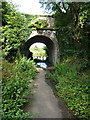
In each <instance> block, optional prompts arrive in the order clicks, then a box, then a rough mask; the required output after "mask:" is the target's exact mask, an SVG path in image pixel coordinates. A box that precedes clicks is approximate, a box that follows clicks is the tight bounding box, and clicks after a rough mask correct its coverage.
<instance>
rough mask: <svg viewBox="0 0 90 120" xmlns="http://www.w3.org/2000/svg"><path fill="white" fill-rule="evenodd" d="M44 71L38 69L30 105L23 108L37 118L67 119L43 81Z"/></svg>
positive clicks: (64, 111) (63, 109)
mask: <svg viewBox="0 0 90 120" xmlns="http://www.w3.org/2000/svg"><path fill="white" fill-rule="evenodd" d="M45 74H46V71H45V70H43V69H42V68H39V73H38V75H37V77H36V80H35V87H34V89H33V96H32V104H31V105H27V106H26V107H25V111H26V112H30V113H32V114H33V115H37V114H38V116H36V117H37V118H69V117H70V114H69V112H68V111H67V110H66V108H65V107H64V106H63V103H61V105H60V104H58V99H57V98H56V97H55V95H54V93H53V89H52V88H51V86H50V85H48V84H47V82H46V80H45Z"/></svg>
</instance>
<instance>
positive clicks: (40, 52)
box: [30, 46, 47, 57]
mask: <svg viewBox="0 0 90 120" xmlns="http://www.w3.org/2000/svg"><path fill="white" fill-rule="evenodd" d="M46 49H47V47H43V48H38V47H37V46H35V47H32V48H30V51H31V52H33V57H47V53H46Z"/></svg>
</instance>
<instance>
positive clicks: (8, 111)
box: [2, 57, 36, 120]
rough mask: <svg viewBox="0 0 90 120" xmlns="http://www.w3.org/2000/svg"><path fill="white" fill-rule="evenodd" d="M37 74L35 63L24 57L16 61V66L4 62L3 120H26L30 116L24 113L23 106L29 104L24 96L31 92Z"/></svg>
mask: <svg viewBox="0 0 90 120" xmlns="http://www.w3.org/2000/svg"><path fill="white" fill-rule="evenodd" d="M35 74H36V68H35V65H34V63H33V61H29V60H27V59H26V58H24V57H23V58H21V60H20V61H16V64H15V63H14V64H11V63H8V62H7V61H4V62H3V76H2V77H3V81H2V85H3V89H2V95H3V102H2V103H3V106H2V108H3V113H2V119H3V120H6V119H7V120H10V119H24V118H26V117H27V116H30V115H29V114H28V113H24V112H23V110H22V106H23V104H24V103H26V102H27V100H26V99H25V98H24V96H26V93H27V92H30V91H31V82H32V79H34V77H35ZM29 94H30V93H29Z"/></svg>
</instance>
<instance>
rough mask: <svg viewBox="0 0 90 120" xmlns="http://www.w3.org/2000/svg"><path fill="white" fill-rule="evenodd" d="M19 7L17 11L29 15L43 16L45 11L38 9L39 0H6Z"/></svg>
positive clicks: (39, 5)
mask: <svg viewBox="0 0 90 120" xmlns="http://www.w3.org/2000/svg"><path fill="white" fill-rule="evenodd" d="M7 1H11V2H12V3H14V4H16V5H19V7H18V11H20V12H22V13H26V14H31V15H45V14H46V13H45V9H44V8H40V7H41V4H40V3H39V0H7Z"/></svg>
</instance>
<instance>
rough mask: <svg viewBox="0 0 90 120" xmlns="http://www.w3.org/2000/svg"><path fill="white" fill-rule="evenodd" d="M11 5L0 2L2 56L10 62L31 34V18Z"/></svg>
mask: <svg viewBox="0 0 90 120" xmlns="http://www.w3.org/2000/svg"><path fill="white" fill-rule="evenodd" d="M15 8H16V7H15V6H14V5H13V4H12V3H8V2H2V18H3V21H2V48H3V54H4V55H3V56H4V57H5V58H6V59H8V60H9V61H12V60H14V59H15V56H16V53H17V51H18V49H19V48H20V46H21V45H22V43H23V42H24V41H25V40H27V39H28V36H29V35H30V33H31V29H30V28H29V23H30V20H31V18H32V16H30V15H27V14H22V13H20V12H17V11H16V9H15Z"/></svg>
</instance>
